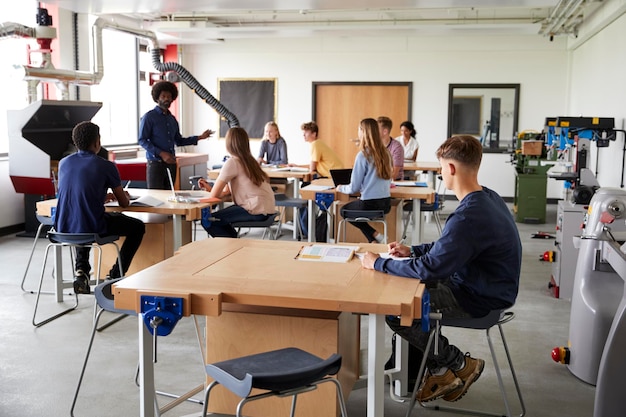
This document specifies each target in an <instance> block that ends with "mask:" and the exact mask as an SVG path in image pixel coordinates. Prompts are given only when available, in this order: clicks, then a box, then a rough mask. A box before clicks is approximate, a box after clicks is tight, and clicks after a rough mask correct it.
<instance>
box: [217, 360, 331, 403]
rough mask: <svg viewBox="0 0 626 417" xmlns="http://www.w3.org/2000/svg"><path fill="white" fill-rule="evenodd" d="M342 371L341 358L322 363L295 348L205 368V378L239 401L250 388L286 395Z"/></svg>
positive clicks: (219, 363) (245, 395)
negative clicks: (221, 386) (233, 394)
mask: <svg viewBox="0 0 626 417" xmlns="http://www.w3.org/2000/svg"><path fill="white" fill-rule="evenodd" d="M340 368H341V356H340V355H338V354H333V355H331V356H330V357H329V358H328V359H322V358H319V357H317V356H315V355H312V354H310V353H308V352H305V351H303V350H301V349H298V348H286V349H279V350H274V351H271V352H264V353H259V354H255V355H249V356H244V357H241V358H236V359H230V360H227V361H223V362H218V363H214V364H209V365H207V366H206V372H207V374H208V375H209V376H210V377H212V378H213V379H215V380H216V381H218V382H219V383H220V384H222V385H224V386H225V387H226V388H228V389H229V390H230V391H232V392H233V393H235V394H237V395H238V396H239V397H241V398H244V397H247V396H248V395H249V394H250V391H252V389H253V388H258V389H264V390H268V391H288V390H292V389H296V388H301V387H304V386H307V385H309V384H311V383H313V382H315V381H319V380H320V379H322V378H324V377H325V376H327V375H334V374H336V373H337V372H339V369H340Z"/></svg>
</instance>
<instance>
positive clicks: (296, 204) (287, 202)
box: [274, 194, 308, 240]
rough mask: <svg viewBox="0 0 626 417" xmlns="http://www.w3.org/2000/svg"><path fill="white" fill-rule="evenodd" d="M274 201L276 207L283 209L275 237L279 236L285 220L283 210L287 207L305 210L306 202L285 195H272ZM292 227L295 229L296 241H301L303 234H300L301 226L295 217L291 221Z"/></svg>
mask: <svg viewBox="0 0 626 417" xmlns="http://www.w3.org/2000/svg"><path fill="white" fill-rule="evenodd" d="M274 199H275V200H276V207H283V209H282V210H281V212H280V218H279V219H278V231H277V232H276V236H280V231H281V228H282V224H283V221H284V219H285V210H286V208H287V207H291V208H296V209H303V210H306V208H307V204H308V201H307V200H304V199H302V198H289V197H287V196H286V195H285V194H274ZM293 223H294V225H295V226H294V227H296V231H297V232H296V236H297V238H298V240H300V239H302V236H304V233H302V226H301V225H300V222H299V221H298V219H297V218H296V217H294V219H293Z"/></svg>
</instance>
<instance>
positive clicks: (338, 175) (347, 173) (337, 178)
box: [330, 168, 352, 188]
mask: <svg viewBox="0 0 626 417" xmlns="http://www.w3.org/2000/svg"><path fill="white" fill-rule="evenodd" d="M330 176H331V178H332V179H333V184H334V185H335V188H337V187H338V186H340V185H344V184H350V177H351V176H352V168H346V169H331V170H330Z"/></svg>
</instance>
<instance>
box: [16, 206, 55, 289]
mask: <svg viewBox="0 0 626 417" xmlns="http://www.w3.org/2000/svg"><path fill="white" fill-rule="evenodd" d="M35 215H36V216H37V220H38V221H39V227H38V228H37V233H35V240H34V241H33V246H32V248H31V250H30V256H29V257H28V261H27V262H26V268H25V270H24V276H23V277H22V283H21V284H20V288H22V291H24V292H29V293H31V294H34V293H35V290H27V289H26V288H25V287H24V283H25V282H26V277H27V276H28V270H29V269H30V263H31V262H32V260H33V255H34V254H35V249H36V248H37V243H38V242H39V237H40V236H41V232H43V230H44V229H45V228H50V227H52V226H54V219H53V218H52V217H48V216H40V215H39V214H35ZM46 293H47V292H44V294H46Z"/></svg>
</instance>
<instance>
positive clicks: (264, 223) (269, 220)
mask: <svg viewBox="0 0 626 417" xmlns="http://www.w3.org/2000/svg"><path fill="white" fill-rule="evenodd" d="M276 215H277V213H272V214H270V215H269V217H268V218H267V219H265V220H261V221H246V222H236V223H231V224H232V226H233V227H234V228H238V227H270V226H272V225H273V224H274V223H276Z"/></svg>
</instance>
